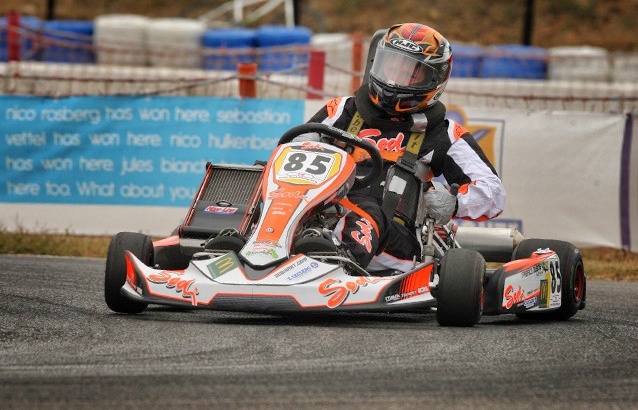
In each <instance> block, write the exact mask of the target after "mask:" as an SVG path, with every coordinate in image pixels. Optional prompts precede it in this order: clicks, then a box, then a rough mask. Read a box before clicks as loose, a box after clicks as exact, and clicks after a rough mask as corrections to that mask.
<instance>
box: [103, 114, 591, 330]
mask: <svg viewBox="0 0 638 410" xmlns="http://www.w3.org/2000/svg"><path fill="white" fill-rule="evenodd" d="M307 133H317V134H319V135H321V139H320V140H319V141H308V140H306V141H299V140H300V139H303V138H298V137H299V136H303V135H306V134H307ZM357 149H359V150H364V151H365V152H366V153H367V154H368V155H367V158H368V159H367V161H369V162H372V164H373V166H368V167H365V169H364V170H363V172H357V168H358V165H357V162H355V160H354V158H353V155H352V152H353V151H354V150H357ZM362 168H363V167H362ZM381 169H382V159H381V156H380V154H379V151H378V150H377V148H376V147H375V146H373V145H372V144H369V143H367V142H365V141H363V140H362V139H360V138H358V137H357V136H354V135H352V134H349V133H347V132H345V131H342V130H339V129H336V128H333V127H330V126H327V125H324V124H315V123H309V124H303V125H300V126H297V127H294V128H292V129H291V130H289V131H288V132H286V133H285V134H284V135H283V136H282V137H281V139H280V141H279V145H278V147H277V148H276V149H275V150H274V151H273V153H272V155H271V157H270V160H269V161H268V162H267V163H264V164H255V165H252V166H229V165H223V166H222V165H213V164H211V163H208V164H207V168H206V175H205V176H204V179H203V181H202V183H201V185H200V188H199V190H198V192H197V194H196V196H195V198H194V200H193V202H192V205H191V206H190V208H189V209H188V212H187V214H186V217H185V219H184V222H183V224H181V225H180V226H179V227H177V228H176V229H175V231H174V232H173V234H172V235H171V236H169V237H167V238H166V239H162V240H158V241H156V242H152V240H151V238H150V237H148V236H147V235H144V234H141V233H135V232H121V233H118V234H116V235H115V236H114V237H113V238H112V241H111V243H110V246H109V249H108V255H107V259H106V271H105V299H106V303H107V305H108V306H109V308H110V309H112V310H113V311H115V312H118V313H127V314H135V313H140V312H142V311H144V310H145V309H146V308H147V306H148V305H149V304H159V305H172V306H179V307H183V308H184V307H185V308H189V309H190V308H203V309H213V310H221V311H240V312H260V313H272V314H287V313H299V312H313V313H328V312H344V311H346V312H423V313H426V312H431V311H434V310H435V311H436V318H437V321H438V323H439V324H440V325H443V326H473V325H475V324H476V323H478V322H479V320H480V318H481V315H498V314H516V315H517V316H519V317H524V318H543V319H553V320H565V319H568V318H570V317H572V316H573V315H574V314H575V313H576V312H577V311H578V310H579V309H583V308H584V307H585V296H586V276H585V272H584V268H583V261H582V258H581V256H580V253H579V250H578V249H577V248H576V247H575V246H574V245H572V244H571V243H567V242H563V241H558V240H543V239H523V238H522V235H521V234H520V233H518V232H517V231H516V230H515V229H513V230H510V229H502V228H500V229H499V228H475V227H473V228H463V227H459V226H456V225H454V224H447V225H440V224H435V221H434V220H433V219H432V218H431V217H430V216H429V215H428V212H427V209H425V208H424V205H423V202H422V197H423V195H416V196H415V198H416V199H415V202H414V203H409V204H408V205H407V206H406V205H405V204H403V207H404V208H408V210H407V211H406V212H404V213H411V219H412V221H411V222H410V225H409V226H411V227H412V228H413V229H414V230H415V235H417V237H418V238H419V240H420V243H421V248H422V252H421V255H420V257H418V258H415V260H414V264H413V267H412V269H410V270H409V271H407V272H400V271H389V272H388V271H383V272H368V271H367V270H366V269H364V268H362V267H361V266H359V265H358V264H357V263H356V262H355V261H354V260H353V259H352V258H351V257H350V254H349V252H348V251H347V249H345V248H344V247H343V246H342V245H341V243H340V242H339V241H338V240H337V239H336V238H334V236H333V235H332V230H333V228H334V227H335V225H336V222H337V221H338V219H339V218H340V217H342V216H343V215H344V214H345V212H347V209H346V208H347V203H348V201H347V193H348V191H349V190H350V189H351V188H353V187H358V186H366V185H368V184H369V183H370V182H371V181H374V180H377V179H378V178H379V177H380V173H381ZM362 173H363V175H361V174H362ZM422 189H425V185H419V190H422ZM419 192H421V191H419ZM404 216H405V215H404ZM490 262H494V263H496V264H500V263H502V264H500V265H498V266H496V267H494V268H490V269H487V268H486V266H487V265H488V263H490Z"/></svg>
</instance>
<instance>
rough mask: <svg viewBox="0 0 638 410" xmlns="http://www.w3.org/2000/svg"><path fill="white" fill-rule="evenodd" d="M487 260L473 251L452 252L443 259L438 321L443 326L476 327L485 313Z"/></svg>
mask: <svg viewBox="0 0 638 410" xmlns="http://www.w3.org/2000/svg"><path fill="white" fill-rule="evenodd" d="M484 278H485V259H484V258H483V256H482V255H481V254H480V253H478V252H476V251H474V250H471V249H458V248H454V249H450V250H448V251H447V252H446V253H445V255H444V256H443V258H442V259H441V264H440V269H439V284H438V289H437V309H436V319H437V321H438V322H439V324H440V325H441V326H474V325H475V324H477V323H478V322H479V321H480V320H481V313H482V311H483V281H484Z"/></svg>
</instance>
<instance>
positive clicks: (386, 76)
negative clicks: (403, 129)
mask: <svg viewBox="0 0 638 410" xmlns="http://www.w3.org/2000/svg"><path fill="white" fill-rule="evenodd" d="M451 70H452V49H451V47H450V43H449V42H448V41H447V40H446V39H445V37H443V36H442V35H441V34H440V33H439V32H438V31H436V30H434V29H433V28H430V27H428V26H425V25H423V24H418V23H405V24H397V25H394V26H392V27H390V28H389V29H388V32H387V33H386V35H385V36H383V38H382V39H381V40H380V41H379V44H378V45H377V49H376V52H375V55H374V61H373V62H372V68H371V69H370V81H369V85H368V86H369V93H370V100H371V101H372V102H373V103H374V104H375V105H377V106H378V107H379V108H381V109H382V110H384V111H386V112H387V113H388V114H391V115H398V114H411V113H414V112H418V111H421V110H423V109H424V108H426V107H428V106H430V105H432V104H434V102H435V101H437V100H438V98H439V97H440V96H441V94H442V93H443V90H444V89H445V86H446V84H447V81H448V79H449V78H450V72H451Z"/></svg>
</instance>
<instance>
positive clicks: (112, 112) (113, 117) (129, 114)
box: [104, 107, 133, 121]
mask: <svg viewBox="0 0 638 410" xmlns="http://www.w3.org/2000/svg"><path fill="white" fill-rule="evenodd" d="M104 112H105V116H106V119H107V120H108V121H131V120H132V119H133V109H132V108H115V109H113V108H110V107H105V108H104Z"/></svg>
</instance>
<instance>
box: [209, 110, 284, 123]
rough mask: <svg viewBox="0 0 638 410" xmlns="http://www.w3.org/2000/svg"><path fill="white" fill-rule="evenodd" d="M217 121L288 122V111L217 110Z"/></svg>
mask: <svg viewBox="0 0 638 410" xmlns="http://www.w3.org/2000/svg"><path fill="white" fill-rule="evenodd" d="M217 122H220V123H228V124H290V113H288V112H278V111H271V110H268V109H267V110H261V111H243V110H239V109H237V108H235V109H234V110H226V111H217Z"/></svg>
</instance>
